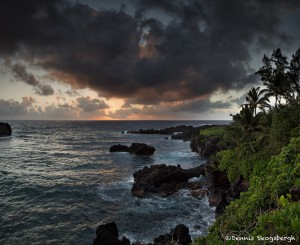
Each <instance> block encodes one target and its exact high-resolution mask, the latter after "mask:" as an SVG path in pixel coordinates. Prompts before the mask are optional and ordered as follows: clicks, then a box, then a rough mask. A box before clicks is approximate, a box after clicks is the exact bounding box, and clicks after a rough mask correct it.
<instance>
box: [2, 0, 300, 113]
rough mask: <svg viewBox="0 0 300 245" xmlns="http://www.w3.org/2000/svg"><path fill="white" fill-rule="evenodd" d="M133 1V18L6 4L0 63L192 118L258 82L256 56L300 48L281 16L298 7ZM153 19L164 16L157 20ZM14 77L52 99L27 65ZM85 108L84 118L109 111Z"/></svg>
mask: <svg viewBox="0 0 300 245" xmlns="http://www.w3.org/2000/svg"><path fill="white" fill-rule="evenodd" d="M128 2H129V1H128ZM133 3H134V6H135V7H134V12H135V14H134V15H130V14H128V13H127V12H126V8H121V7H120V10H113V9H112V10H111V9H110V10H108V9H100V10H95V9H93V8H91V7H89V6H88V5H85V4H80V3H68V2H66V1H63V0H53V1H46V0H32V1H26V0H18V1H17V0H3V1H1V2H0V23H1V24H0V32H1V36H0V54H1V57H2V58H3V59H12V60H14V59H16V57H17V59H20V60H22V61H24V62H26V63H28V64H32V65H35V66H36V67H40V68H41V69H43V70H44V71H46V72H47V74H48V78H51V79H54V80H58V81H60V82H64V83H66V84H70V85H71V86H72V88H74V89H76V88H91V89H92V90H95V91H97V93H98V94H99V96H102V97H106V98H123V99H124V100H125V101H126V104H128V105H131V104H138V105H143V106H145V108H148V106H150V105H151V106H155V105H160V104H162V103H173V102H174V103H175V102H180V103H178V105H180V106H185V107H186V108H185V109H186V110H190V111H191V112H192V111H194V110H197V109H196V108H197V107H199V104H197V101H198V102H199V101H202V99H201V98H204V97H205V98H207V101H206V103H207V105H210V103H209V101H208V99H209V96H210V95H211V94H212V93H213V92H215V91H217V90H222V91H224V92H226V91H228V90H232V89H236V90H238V89H243V88H244V87H245V86H248V85H249V84H254V83H257V82H258V80H257V78H256V77H254V76H253V73H254V69H253V67H251V66H250V62H251V61H252V59H253V57H254V56H255V54H256V52H260V51H263V50H269V51H270V50H272V49H274V48H276V47H278V46H279V45H281V46H282V45H283V46H288V45H291V44H293V43H294V42H295V40H294V36H293V33H288V32H286V31H285V30H284V28H283V17H284V16H285V15H286V14H289V13H293V14H295V13H299V11H300V10H299V9H300V2H299V1H296V0H292V1H279V0H275V1H260V0H252V1H237V0H228V1H223V0H216V1H208V0H195V1H177V0H161V1H156V0H139V1H133V2H132V1H130V6H131V7H132V4H133ZM120 6H121V3H120ZM124 9H125V10H124ZM155 11H157V12H159V13H162V14H160V16H159V17H157V16H155V15H153V12H155ZM151 13H152V14H151ZM293 16H295V15H293ZM299 16H300V15H299ZM295 18H296V17H295ZM296 19H297V18H296ZM296 19H295V21H296ZM297 20H299V21H300V18H298V19H297ZM12 69H13V72H14V76H15V78H16V79H17V80H22V81H24V82H25V83H27V84H29V85H31V86H33V87H34V89H35V92H36V93H37V94H39V95H52V94H53V93H54V91H53V88H52V87H51V84H41V83H40V82H39V81H38V80H37V79H36V78H35V76H34V75H33V74H30V73H29V72H27V71H26V69H24V67H23V66H21V65H14V66H13V67H12ZM191 100H194V101H195V102H194V103H190V101H191ZM90 102H91V101H89V103H90ZM78 103H79V104H81V109H83V110H97V109H103V108H105V106H107V105H105V104H103V103H101V102H99V103H98V104H97V103H96V105H95V103H94V102H92V103H93V105H92V106H91V105H90V104H87V103H86V102H85V101H84V100H82V101H78ZM188 104H189V106H187V105H188ZM170 109H171V110H173V109H174V108H172V107H170ZM174 110H175V109H174ZM177 110H178V111H179V110H180V107H178V109H177ZM121 111H122V112H124V108H123V109H121Z"/></svg>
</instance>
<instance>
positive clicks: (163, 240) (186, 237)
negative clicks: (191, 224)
mask: <svg viewBox="0 0 300 245" xmlns="http://www.w3.org/2000/svg"><path fill="white" fill-rule="evenodd" d="M191 243H192V239H191V236H190V233H189V228H187V227H186V226H185V225H183V224H180V225H177V226H176V227H175V229H174V230H173V229H172V230H171V232H170V234H166V235H161V236H159V237H157V238H155V239H154V245H170V244H178V245H189V244H191Z"/></svg>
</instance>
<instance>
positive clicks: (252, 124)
mask: <svg viewBox="0 0 300 245" xmlns="http://www.w3.org/2000/svg"><path fill="white" fill-rule="evenodd" d="M261 115H262V114H261V113H258V114H257V115H255V114H254V110H253V109H252V108H251V107H250V106H249V105H248V104H245V105H242V109H241V111H240V113H238V114H236V115H231V116H232V117H233V120H234V122H235V123H236V124H237V125H238V126H240V127H241V128H242V131H243V132H244V133H245V135H244V136H245V137H246V138H247V139H248V142H249V145H250V148H251V150H252V152H255V150H254V147H253V144H252V140H251V135H252V133H253V132H255V131H258V130H259V127H260V124H259V122H260V118H261Z"/></svg>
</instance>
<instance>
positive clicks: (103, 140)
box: [0, 121, 226, 244]
mask: <svg viewBox="0 0 300 245" xmlns="http://www.w3.org/2000/svg"><path fill="white" fill-rule="evenodd" d="M8 122H9V123H10V125H11V126H12V129H13V135H12V136H10V137H2V138H0V214H1V215H0V244H92V242H93V239H94V238H95V230H96V228H97V227H98V225H99V224H103V223H106V222H111V221H115V222H116V223H117V226H118V229H119V235H120V236H126V237H128V238H129V239H130V240H131V241H132V242H133V241H137V240H141V241H144V242H150V241H152V240H153V239H154V238H155V237H157V236H158V235H161V234H165V233H167V232H169V231H170V229H171V228H174V227H175V226H176V225H177V224H180V223H182V224H185V225H187V226H188V227H189V228H190V233H191V235H192V237H196V236H199V235H203V234H205V233H206V232H207V229H208V227H209V226H210V225H211V224H212V222H213V221H214V208H213V207H210V206H209V205H208V200H207V198H202V199H201V198H200V199H197V198H194V197H191V196H190V193H189V191H185V190H182V191H180V192H178V193H176V194H174V195H172V196H169V197H167V198H162V197H159V196H157V195H149V196H147V197H146V198H143V199H141V198H137V197H134V196H132V195H131V192H130V189H131V186H132V183H133V175H132V174H133V173H134V172H135V171H136V170H139V169H141V168H143V167H144V166H149V165H151V164H161V163H165V164H167V165H178V164H180V165H181V166H182V167H183V168H191V167H195V166H199V165H200V164H203V163H204V160H203V159H201V158H200V157H199V156H198V155H197V154H195V153H192V152H191V150H190V147H189V142H183V141H180V140H170V139H165V136H164V135H138V134H126V133H125V134H124V133H122V132H123V131H127V130H131V129H140V128H143V129H146V128H156V129H159V128H165V127H170V126H177V125H182V124H185V125H192V126H199V125H204V124H223V123H224V121H8ZM225 123H226V122H225ZM132 142H140V143H146V144H150V145H153V146H155V148H156V152H155V154H154V155H153V156H135V155H131V154H129V153H110V152H109V148H110V146H112V145H114V144H126V145H130V144H131V143H132Z"/></svg>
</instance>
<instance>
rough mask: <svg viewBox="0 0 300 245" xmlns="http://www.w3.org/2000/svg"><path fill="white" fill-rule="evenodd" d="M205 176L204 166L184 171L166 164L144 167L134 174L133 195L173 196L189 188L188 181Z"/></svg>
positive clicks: (179, 167)
mask: <svg viewBox="0 0 300 245" xmlns="http://www.w3.org/2000/svg"><path fill="white" fill-rule="evenodd" d="M201 174H204V166H199V167H196V168H192V169H182V168H181V166H179V165H178V166H166V165H165V164H160V165H152V166H150V167H144V168H143V169H142V170H139V171H137V172H135V173H134V174H133V177H134V184H133V186H132V189H131V193H132V194H133V195H135V196H138V197H143V196H145V194H147V193H159V194H161V195H162V196H168V195H171V194H173V193H174V192H176V191H178V190H179V189H182V188H188V185H192V184H193V183H190V184H188V182H187V181H188V180H189V179H190V178H193V177H199V176H200V175H201Z"/></svg>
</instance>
